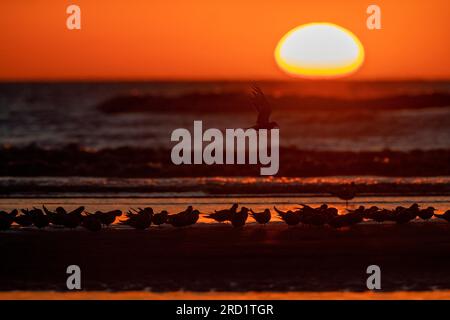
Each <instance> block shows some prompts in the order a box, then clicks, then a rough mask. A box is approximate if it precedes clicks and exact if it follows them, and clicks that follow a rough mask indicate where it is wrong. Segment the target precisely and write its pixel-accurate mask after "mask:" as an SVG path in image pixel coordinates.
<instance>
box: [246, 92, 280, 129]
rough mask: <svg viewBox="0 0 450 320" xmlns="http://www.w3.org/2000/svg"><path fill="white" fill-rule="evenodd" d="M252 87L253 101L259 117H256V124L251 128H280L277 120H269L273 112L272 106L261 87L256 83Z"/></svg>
mask: <svg viewBox="0 0 450 320" xmlns="http://www.w3.org/2000/svg"><path fill="white" fill-rule="evenodd" d="M252 89H253V91H252V95H253V96H252V102H253V105H254V107H255V109H256V111H257V112H258V117H257V118H256V124H255V125H254V126H253V127H251V128H252V129H255V130H260V129H267V130H271V129H273V128H279V125H278V123H276V122H275V121H269V119H270V114H271V113H272V108H271V106H270V104H269V102H268V101H267V99H266V97H265V95H264V93H263V92H262V90H261V88H259V87H258V86H255V85H254V86H252Z"/></svg>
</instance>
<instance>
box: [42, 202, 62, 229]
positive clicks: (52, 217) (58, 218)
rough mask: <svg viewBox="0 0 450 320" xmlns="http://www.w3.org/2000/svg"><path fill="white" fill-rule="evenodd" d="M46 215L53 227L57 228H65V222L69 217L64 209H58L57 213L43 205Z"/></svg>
mask: <svg viewBox="0 0 450 320" xmlns="http://www.w3.org/2000/svg"><path fill="white" fill-rule="evenodd" d="M42 208H43V209H44V212H45V214H46V215H47V217H48V220H49V221H50V223H51V224H52V225H55V226H64V221H65V218H66V215H67V212H66V210H65V209H64V208H63V207H58V208H56V209H55V211H54V212H53V211H50V210H48V209H47V208H46V207H45V206H44V205H42Z"/></svg>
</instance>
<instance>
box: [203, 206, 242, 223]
mask: <svg viewBox="0 0 450 320" xmlns="http://www.w3.org/2000/svg"><path fill="white" fill-rule="evenodd" d="M237 208H238V204H237V203H234V204H233V205H232V206H231V208H230V209H223V210H219V211H215V212H214V213H210V214H208V215H206V216H205V218H208V219H214V220H216V221H217V222H225V221H231V217H232V216H233V215H234V214H235V213H236V210H237Z"/></svg>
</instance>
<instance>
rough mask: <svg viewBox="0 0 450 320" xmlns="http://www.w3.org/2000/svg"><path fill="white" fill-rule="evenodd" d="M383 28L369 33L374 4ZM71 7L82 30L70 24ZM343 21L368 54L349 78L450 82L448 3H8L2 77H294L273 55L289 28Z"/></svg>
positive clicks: (1, 7)
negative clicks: (79, 16)
mask: <svg viewBox="0 0 450 320" xmlns="http://www.w3.org/2000/svg"><path fill="white" fill-rule="evenodd" d="M372 3H376V4H378V5H379V6H380V7H381V9H382V26H383V29H382V30H375V31H370V30H368V29H366V17H367V15H366V8H367V6H368V5H369V4H372ZM69 4H78V5H79V6H80V7H81V10H82V29H81V30H79V31H70V30H67V29H66V18H67V14H66V13H65V11H66V7H67V6H68V5H69ZM314 21H327V22H332V23H336V24H339V25H341V26H343V27H345V28H347V29H349V30H351V31H352V32H354V33H355V34H356V36H358V37H359V39H360V40H361V42H362V43H363V45H364V47H365V50H366V61H365V62H364V65H363V67H362V68H361V69H360V70H359V71H358V72H357V73H356V74H354V75H352V76H351V77H350V78H351V79H375V80H376V79H449V78H450V58H449V57H450V41H449V39H450V3H449V1H448V0H376V1H372V0H370V1H369V0H367V1H365V0H346V1H331V0H328V1H326V0H314V1H311V0H292V1H291V0H259V1H253V0H237V1H236V0H227V1H215V0H205V1H201V0H190V1H181V0H180V1H178V0H165V1H156V0H155V1H149V0H121V1H119V0H96V1H93V0H72V1H69V0H27V1H17V0H1V1H0V28H1V32H0V43H1V45H0V80H114V79H119V80H157V79H164V80H210V79H217V80H219V79H222V80H226V79H275V80H283V79H289V78H290V77H289V76H287V75H286V74H284V73H283V72H282V71H280V70H279V68H278V67H277V66H276V64H275V61H274V57H273V52H274V48H275V46H276V44H277V42H278V40H279V39H280V38H281V37H282V36H283V35H284V34H285V33H286V32H287V31H289V30H290V29H292V28H294V27H296V26H298V25H301V24H304V23H308V22H314Z"/></svg>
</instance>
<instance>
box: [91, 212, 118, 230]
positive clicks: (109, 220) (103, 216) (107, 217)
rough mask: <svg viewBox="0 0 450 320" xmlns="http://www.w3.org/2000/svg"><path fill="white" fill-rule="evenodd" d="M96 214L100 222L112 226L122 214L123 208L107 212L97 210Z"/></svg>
mask: <svg viewBox="0 0 450 320" xmlns="http://www.w3.org/2000/svg"><path fill="white" fill-rule="evenodd" d="M94 215H95V216H96V217H97V219H98V220H99V221H100V223H101V224H102V225H104V226H107V227H108V226H110V225H111V224H113V223H114V221H116V218H118V217H120V216H122V211H121V210H112V211H107V212H102V211H96V212H95V213H94Z"/></svg>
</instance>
